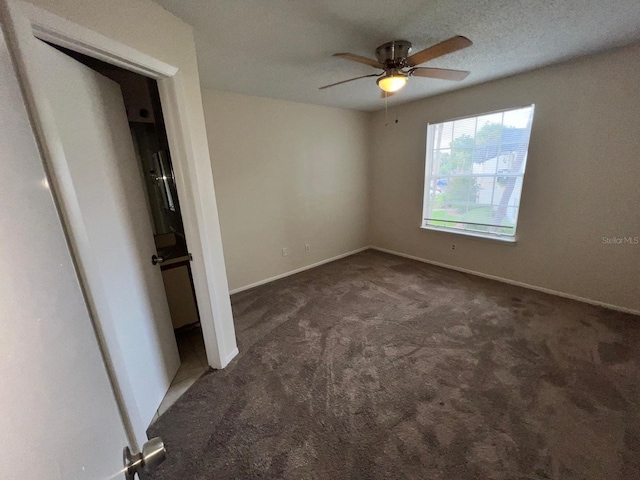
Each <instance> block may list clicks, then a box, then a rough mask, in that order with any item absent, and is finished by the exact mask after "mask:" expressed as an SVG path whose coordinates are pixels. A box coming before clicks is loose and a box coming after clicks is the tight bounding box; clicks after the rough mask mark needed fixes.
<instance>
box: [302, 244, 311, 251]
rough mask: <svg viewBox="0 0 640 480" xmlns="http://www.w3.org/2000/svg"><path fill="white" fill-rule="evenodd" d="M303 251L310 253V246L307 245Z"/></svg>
mask: <svg viewBox="0 0 640 480" xmlns="http://www.w3.org/2000/svg"><path fill="white" fill-rule="evenodd" d="M304 251H305V252H310V251H311V245H309V244H308V243H307V244H306V245H305V246H304Z"/></svg>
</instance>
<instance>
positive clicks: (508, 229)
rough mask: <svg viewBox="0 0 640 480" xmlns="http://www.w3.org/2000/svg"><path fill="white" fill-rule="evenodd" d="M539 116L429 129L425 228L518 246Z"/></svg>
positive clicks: (522, 113)
mask: <svg viewBox="0 0 640 480" xmlns="http://www.w3.org/2000/svg"><path fill="white" fill-rule="evenodd" d="M533 111H534V106H533V105H530V106H528V107H523V108H517V109H512V110H504V111H500V112H493V113H487V114H483V115H480V116H477V117H468V118H460V119H457V120H451V121H448V122H444V123H436V124H433V125H429V126H428V127H427V159H426V168H425V183H424V185H425V186H424V205H423V220H422V228H426V229H429V230H444V231H448V232H455V233H463V234H468V235H473V236H481V237H489V238H498V239H501V240H505V241H511V242H513V241H515V234H516V226H517V223H518V210H519V208H520V195H521V192H522V180H523V177H524V170H525V166H526V163H527V150H528V148H529V136H530V134H531V123H532V121H533Z"/></svg>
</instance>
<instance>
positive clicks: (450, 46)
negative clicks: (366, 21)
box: [320, 36, 472, 96]
mask: <svg viewBox="0 0 640 480" xmlns="http://www.w3.org/2000/svg"><path fill="white" fill-rule="evenodd" d="M471 45H472V42H471V40H469V39H468V38H466V37H462V36H456V37H452V38H450V39H448V40H445V41H443V42H440V43H438V44H437V45H433V46H431V47H428V48H425V49H424V50H421V51H419V52H418V53H414V54H413V55H409V53H410V52H411V42H408V41H406V40H394V41H392V42H387V43H383V44H382V45H380V46H379V47H378V48H376V58H377V60H373V59H371V58H367V57H362V56H360V55H354V54H353V53H336V54H334V55H333V56H334V57H340V58H344V59H346V60H351V61H352V62H358V63H363V64H365V65H369V66H371V67H374V68H379V69H382V70H383V72H382V73H372V74H370V75H362V76H360V77H356V78H350V79H349V80H343V81H341V82H336V83H332V84H330V85H325V86H324V87H320V90H324V89H325V88H330V87H335V86H336V85H342V84H343V83H348V82H353V81H354V80H360V79H361V78H368V77H379V78H378V80H377V81H376V83H377V84H378V87H380V88H381V89H382V90H383V96H387V95H388V94H393V93H395V92H397V91H398V90H400V89H401V88H402V87H404V86H405V85H406V84H407V80H408V79H409V77H412V76H414V77H427V78H438V79H441V80H455V81H460V80H464V79H465V78H466V77H467V75H469V73H470V72H467V71H465V70H449V69H446V68H428V67H419V66H418V65H421V64H423V63H425V62H428V61H429V60H433V59H434V58H438V57H441V56H443V55H447V54H449V53H453V52H457V51H458V50H462V49H463V48H467V47H470V46H471Z"/></svg>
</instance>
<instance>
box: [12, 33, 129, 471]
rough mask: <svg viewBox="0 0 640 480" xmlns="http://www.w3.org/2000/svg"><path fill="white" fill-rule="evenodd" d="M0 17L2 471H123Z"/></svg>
mask: <svg viewBox="0 0 640 480" xmlns="http://www.w3.org/2000/svg"><path fill="white" fill-rule="evenodd" d="M1 27H2V28H0V104H1V105H2V109H0V144H1V145H2V150H1V152H0V158H1V163H2V166H3V172H4V174H3V175H0V199H2V204H3V208H2V209H0V224H1V225H2V237H1V240H0V245H1V246H2V252H3V255H2V256H0V305H2V309H0V378H1V380H0V382H1V383H0V411H1V412H2V414H1V415H0V447H1V449H2V452H1V453H0V472H1V473H0V476H1V477H2V478H15V479H17V478H20V479H25V480H26V479H34V480H35V479H45V478H46V479H52V480H58V479H59V480H62V479H72V478H92V479H93V478H95V479H124V478H125V476H124V472H123V461H122V451H123V447H124V446H125V445H127V444H128V443H129V439H128V436H127V433H126V428H125V426H124V423H123V419H122V416H121V412H120V410H119V407H118V404H117V402H116V396H115V395H114V391H113V390H112V386H111V384H110V381H109V378H108V375H107V370H106V369H105V364H104V359H103V356H102V355H101V351H100V348H99V345H98V341H97V339H96V335H95V331H94V328H93V326H92V322H91V319H90V316H89V313H88V311H87V306H86V303H85V301H84V298H83V294H82V291H81V289H80V285H79V283H78V279H77V276H76V273H75V270H74V265H73V261H72V258H71V255H70V252H69V248H68V245H67V243H66V241H65V235H64V232H63V229H62V225H61V223H60V219H59V217H58V213H57V211H56V207H55V204H54V201H53V198H52V196H51V191H50V190H49V188H48V182H47V177H46V175H45V170H44V167H43V164H42V160H41V158H40V155H39V152H38V149H37V146H36V141H35V138H34V134H33V131H32V129H31V126H30V124H29V119H28V117H27V111H26V108H25V105H24V101H23V97H22V95H21V92H20V88H19V85H18V81H17V78H16V75H15V73H14V69H13V65H12V62H11V59H10V56H9V52H8V50H7V46H6V43H5V42H4V37H3V35H2V33H3V32H2V30H3V27H4V26H1ZM132 446H133V444H132Z"/></svg>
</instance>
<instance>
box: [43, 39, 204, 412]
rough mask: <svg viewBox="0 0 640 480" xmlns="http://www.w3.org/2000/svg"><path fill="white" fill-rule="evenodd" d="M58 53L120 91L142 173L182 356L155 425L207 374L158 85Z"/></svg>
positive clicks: (70, 53) (158, 263)
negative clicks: (115, 85)
mask: <svg viewBox="0 0 640 480" xmlns="http://www.w3.org/2000/svg"><path fill="white" fill-rule="evenodd" d="M45 43H47V42H45ZM49 45H50V46H51V47H53V48H55V49H56V50H58V51H60V52H62V53H64V54H65V55H67V56H69V57H71V58H73V59H74V60H76V61H78V62H80V63H82V64H83V65H85V66H87V67H89V68H91V69H92V70H93V71H95V72H97V73H99V74H101V75H103V76H105V77H107V78H108V79H110V80H112V81H114V82H116V83H117V84H118V85H119V86H120V90H121V93H122V99H123V101H124V106H125V109H126V114H127V120H128V123H129V129H130V132H131V138H132V141H133V146H134V151H135V155H136V160H137V165H136V168H137V170H138V171H139V173H140V182H139V184H140V185H139V186H140V189H141V190H142V191H143V193H144V199H145V207H146V211H147V214H148V217H149V221H150V224H151V227H152V232H153V239H154V243H155V247H156V254H155V255H153V257H152V258H150V259H149V261H150V262H152V264H153V265H156V266H157V268H158V269H159V270H160V272H161V274H162V282H163V286H164V291H165V294H166V299H167V303H168V307H169V312H170V316H171V323H172V328H173V332H174V335H175V339H176V344H177V346H178V352H179V356H180V367H179V369H178V371H177V372H176V374H175V376H174V377H173V379H172V380H171V384H170V386H169V389H168V391H167V393H166V395H165V397H164V399H163V400H162V402H161V403H160V405H159V407H158V409H157V411H156V414H155V416H154V417H153V420H152V421H155V420H156V419H157V418H158V416H159V415H162V414H163V413H164V412H165V411H166V410H167V409H168V408H169V407H170V406H171V405H173V403H175V401H176V400H177V399H178V398H180V396H181V395H182V394H184V393H185V392H186V391H187V390H188V388H189V387H191V385H193V383H195V381H196V380H197V379H198V378H199V377H200V376H201V375H202V374H203V373H204V372H205V371H206V370H207V369H208V368H209V366H208V361H207V354H206V351H205V344H204V338H203V335H202V328H201V324H200V315H199V311H198V302H197V297H196V291H195V287H194V283H193V275H192V270H191V261H192V256H191V254H190V252H189V248H188V242H187V238H186V234H185V229H184V224H183V221H182V213H181V208H180V199H179V197H178V191H177V186H176V179H175V175H174V169H173V164H172V160H171V153H170V150H169V142H168V138H167V133H166V128H165V123H164V116H163V112H162V105H161V102H160V94H159V91H158V85H157V82H156V81H155V80H154V79H151V78H148V77H145V76H143V75H140V74H137V73H134V72H131V71H129V70H125V69H123V68H120V67H117V66H114V65H111V64H108V63H106V62H102V61H100V60H97V59H95V58H92V57H89V56H86V55H83V54H81V53H77V52H75V51H73V50H69V49H66V48H64V47H60V46H58V45H54V44H49Z"/></svg>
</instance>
